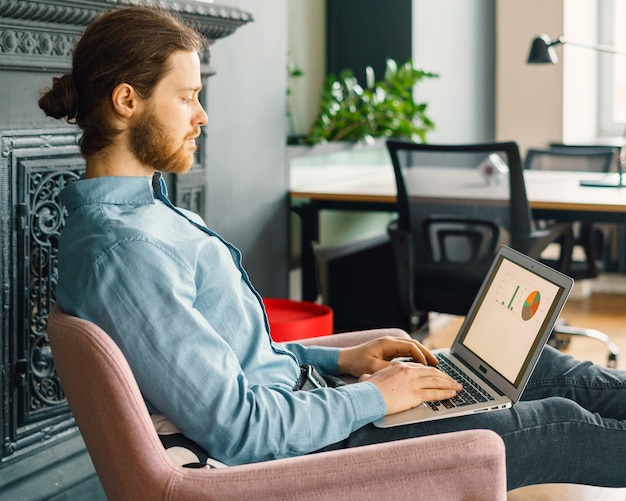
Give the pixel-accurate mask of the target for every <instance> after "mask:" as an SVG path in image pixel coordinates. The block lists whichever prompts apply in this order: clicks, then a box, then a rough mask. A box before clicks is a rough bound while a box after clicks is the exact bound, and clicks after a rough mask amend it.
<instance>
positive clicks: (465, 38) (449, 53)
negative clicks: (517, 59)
mask: <svg viewBox="0 0 626 501" xmlns="http://www.w3.org/2000/svg"><path fill="white" fill-rule="evenodd" d="M494 5H495V2H494V1H492V0H464V1H462V2H459V1H458V0H438V1H431V0H414V1H413V60H414V61H415V63H416V64H417V65H418V66H419V67H422V68H424V69H427V70H430V71H433V72H434V73H438V74H439V75H440V78H438V79H432V80H427V81H425V82H422V83H420V84H419V85H418V86H417V87H416V94H417V98H418V101H424V102H427V103H428V110H429V111H428V112H429V116H430V117H431V119H432V120H433V121H434V123H435V126H436V130H435V131H434V132H433V133H431V134H429V136H428V141H429V142H431V143H437V142H442V143H455V142H456V143H462V142H473V141H476V142H478V141H489V140H492V139H493V136H494V122H495V102H494V91H495V67H494V65H495V62H494V55H495V31H494Z"/></svg>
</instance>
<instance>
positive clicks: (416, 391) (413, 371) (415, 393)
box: [359, 362, 462, 415]
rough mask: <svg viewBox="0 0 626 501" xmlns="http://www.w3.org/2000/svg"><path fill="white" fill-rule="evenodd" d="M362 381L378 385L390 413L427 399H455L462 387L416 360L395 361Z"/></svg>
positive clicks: (364, 375) (365, 376) (364, 377)
mask: <svg viewBox="0 0 626 501" xmlns="http://www.w3.org/2000/svg"><path fill="white" fill-rule="evenodd" d="M359 381H369V382H370V383H373V384H374V385H376V387H377V388H378V389H379V390H380V392H381V394H382V396H383V398H384V400H385V404H386V405H387V415H389V414H395V413H396V412H401V411H405V410H407V409H411V408H413V407H417V406H418V405H420V404H422V403H424V402H431V401H435V400H445V399H446V398H452V397H454V396H455V395H456V394H457V392H458V391H461V389H462V386H461V385H460V384H459V383H457V382H456V381H455V380H454V379H452V378H451V377H450V376H448V375H447V374H444V373H443V372H441V371H440V370H438V369H436V368H435V367H426V366H425V365H423V364H418V363H414V362H393V363H392V364H390V365H389V366H387V367H385V368H384V369H381V370H380V371H378V372H376V373H375V374H372V375H369V374H363V375H362V376H361V377H360V378H359Z"/></svg>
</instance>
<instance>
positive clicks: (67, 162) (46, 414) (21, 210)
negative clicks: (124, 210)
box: [0, 129, 84, 457]
mask: <svg viewBox="0 0 626 501" xmlns="http://www.w3.org/2000/svg"><path fill="white" fill-rule="evenodd" d="M77 137H78V136H77V134H76V133H75V132H74V131H73V129H65V130H63V129H55V130H50V131H46V130H31V131H15V132H6V133H4V134H3V135H2V136H0V140H1V146H0V147H1V152H2V156H1V163H0V186H1V187H2V198H1V199H0V200H1V201H2V205H1V207H0V213H1V214H2V223H1V229H2V241H1V244H0V248H1V250H2V256H3V259H2V273H1V276H2V313H3V315H2V330H3V332H6V333H9V335H8V336H5V338H4V339H3V346H2V362H3V368H4V370H3V374H2V377H3V387H4V390H5V391H4V392H3V393H4V395H5V396H6V397H7V398H8V399H9V402H5V403H8V404H10V405H4V406H3V411H2V425H3V426H2V435H3V437H2V439H3V448H2V449H3V450H2V456H3V457H5V456H7V455H11V454H13V453H15V452H17V451H19V450H23V449H25V448H27V447H28V446H30V445H32V444H36V443H39V442H41V441H44V440H46V439H47V438H48V437H50V436H52V435H56V434H58V433H59V432H61V431H63V430H65V429H68V428H70V427H73V425H74V421H73V419H72V417H71V415H70V412H69V409H68V407H67V405H66V401H65V398H64V395H63V391H62V389H61V385H60V383H59V379H58V377H57V374H56V371H55V368H54V361H53V360H52V353H51V351H50V346H49V343H48V340H47V337H46V318H47V314H48V311H49V309H50V306H51V305H52V304H53V303H54V301H55V299H54V287H55V284H56V280H57V250H58V238H59V235H60V232H61V229H62V227H63V224H64V221H65V211H64V209H63V208H62V206H61V204H60V203H59V198H58V196H59V193H60V192H61V190H62V189H63V188H64V187H65V186H67V185H68V184H69V183H71V182H72V181H74V180H75V179H77V178H78V177H79V176H80V175H82V173H83V171H84V161H83V159H82V157H81V155H80V153H79V150H78V147H77V144H76V143H77ZM9 312H10V313H9ZM6 313H8V314H6ZM5 314H6V315H5Z"/></svg>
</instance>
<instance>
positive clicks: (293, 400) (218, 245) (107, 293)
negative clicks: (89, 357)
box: [56, 177, 385, 465]
mask: <svg viewBox="0 0 626 501" xmlns="http://www.w3.org/2000/svg"><path fill="white" fill-rule="evenodd" d="M161 186H162V187H163V188H164V183H162V182H161ZM157 194H158V193H157ZM160 197H161V198H158V197H156V196H155V191H154V190H153V189H152V186H151V180H150V178H147V177H100V178H93V179H85V180H79V181H76V182H74V183H72V184H71V185H69V186H68V187H66V188H65V189H64V190H63V192H62V193H61V200H62V202H63V204H64V205H65V206H66V208H67V210H68V217H67V220H66V225H65V228H64V230H63V233H62V236H61V241H60V244H59V280H58V285H57V288H56V296H57V301H58V302H59V304H60V306H61V308H63V310H65V311H66V312H68V313H71V314H73V315H76V316H79V317H82V318H85V319H88V320H91V321H92V322H94V323H96V324H97V325H99V326H100V327H101V328H103V329H104V330H105V331H106V332H108V333H109V334H110V335H111V337H112V338H113V339H114V340H115V342H116V343H117V344H118V346H119V347H120V348H121V350H122V352H123V353H124V355H125V356H126V358H127V359H128V362H129V365H130V367H131V368H132V370H133V373H134V375H135V377H136V378H137V382H138V384H139V388H140V389H141V391H142V394H143V396H144V398H145V400H146V403H147V404H148V408H149V409H150V410H151V412H155V413H160V414H164V415H165V416H167V417H168V418H169V419H170V420H171V421H172V422H173V423H174V424H176V425H177V426H178V427H179V428H180V430H181V431H182V432H183V433H184V434H185V435H186V436H187V437H189V438H190V439H192V440H194V441H196V442H197V443H198V444H200V445H201V446H203V447H204V448H205V449H206V450H207V451H208V452H209V454H210V455H211V456H212V457H214V458H216V459H218V460H220V461H222V462H224V463H226V464H230V465H232V464H241V463H249V462H256V461H264V460H269V459H274V458H281V457H289V456H294V455H301V454H306V453H309V452H312V451H315V450H317V449H319V448H322V447H324V446H326V445H329V444H331V443H335V442H338V441H340V440H342V439H344V438H345V437H347V436H348V435H349V434H350V433H351V432H352V431H354V430H356V429H358V428H360V427H362V426H364V425H365V424H367V423H369V422H371V421H373V420H375V419H378V418H380V417H381V416H382V415H384V414H385V403H384V400H383V398H382V395H381V394H380V392H379V391H378V389H377V388H376V387H375V386H374V385H373V384H371V383H367V382H365V383H357V384H353V385H347V386H344V387H341V388H337V389H331V388H322V389H316V390H313V391H302V392H294V391H292V389H293V386H294V384H295V382H296V380H297V379H298V376H299V364H300V363H311V364H314V365H315V366H316V367H317V368H318V370H319V371H320V372H322V373H327V374H336V373H337V370H338V368H337V358H338V353H339V352H338V350H337V349H334V348H321V347H304V346H302V345H299V344H296V343H292V344H288V345H286V346H285V345H277V344H274V343H273V342H272V341H271V338H270V336H269V326H268V321H267V316H266V314H265V310H264V308H263V304H262V300H261V297H260V296H259V294H258V293H257V291H256V290H255V289H254V288H253V286H252V285H251V283H250V280H249V278H248V275H247V274H246V272H245V270H244V269H243V267H242V264H241V255H240V252H239V251H238V250H237V249H236V248H235V247H234V246H232V245H231V244H229V243H228V242H226V241H224V240H223V239H222V238H221V237H220V236H219V235H217V234H216V233H214V232H212V231H211V230H209V229H208V228H207V227H206V226H205V224H204V223H203V222H202V220H201V219H200V218H199V217H198V216H197V215H195V214H193V213H190V212H188V211H184V210H182V209H176V208H174V207H173V206H171V204H169V201H167V199H166V198H165V197H164V193H163V194H161V195H160ZM93 391H98V388H97V384H94V389H93Z"/></svg>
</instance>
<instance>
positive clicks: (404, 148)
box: [387, 139, 533, 239]
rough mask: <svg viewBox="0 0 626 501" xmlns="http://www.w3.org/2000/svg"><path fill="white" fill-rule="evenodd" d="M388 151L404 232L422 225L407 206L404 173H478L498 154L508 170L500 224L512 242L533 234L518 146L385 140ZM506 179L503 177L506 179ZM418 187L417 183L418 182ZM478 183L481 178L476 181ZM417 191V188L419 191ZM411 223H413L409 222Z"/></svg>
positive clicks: (408, 194) (409, 191)
mask: <svg viewBox="0 0 626 501" xmlns="http://www.w3.org/2000/svg"><path fill="white" fill-rule="evenodd" d="M387 149H388V151H389V154H390V157H391V161H392V164H393V168H394V171H395V175H396V187H397V192H398V223H399V226H400V227H401V228H402V229H404V230H410V229H411V225H412V224H421V223H420V222H419V221H416V220H414V219H415V217H413V216H412V214H411V212H412V208H411V204H410V200H411V196H412V190H413V188H414V187H413V186H412V182H411V181H409V179H411V177H413V176H407V172H408V171H409V170H410V169H412V168H414V167H437V168H441V169H443V168H446V167H465V168H473V169H477V168H478V166H479V165H480V164H481V162H483V161H484V160H485V159H486V158H487V157H489V155H490V154H492V153H496V154H498V155H499V156H500V157H501V158H502V160H504V162H506V164H507V165H508V167H509V175H508V179H506V180H505V181H504V182H505V183H507V184H508V200H503V204H504V205H503V206H502V207H501V208H500V211H501V213H502V214H503V217H504V220H502V221H500V222H502V223H503V224H504V225H505V226H507V227H508V228H509V231H510V233H511V237H512V239H515V238H516V237H517V236H518V235H522V236H524V235H528V234H530V232H531V231H532V230H533V224H532V218H531V213H530V207H529V205H528V198H527V195H526V187H525V184H524V177H523V172H522V165H521V157H520V153H519V147H518V145H517V143H515V142H513V141H509V142H496V143H476V144H461V145H448V144H445V145H444V144H421V143H412V142H407V141H399V140H392V139H390V140H388V141H387ZM505 177H506V176H505ZM417 182H418V183H419V179H418V181H417ZM478 182H480V178H478ZM418 188H419V187H418ZM490 210H491V211H492V212H491V214H487V215H486V216H483V214H480V213H472V214H469V215H470V217H471V216H475V217H483V218H490V217H491V218H493V214H494V212H495V211H494V207H491V208H490ZM412 219H413V220H412Z"/></svg>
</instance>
